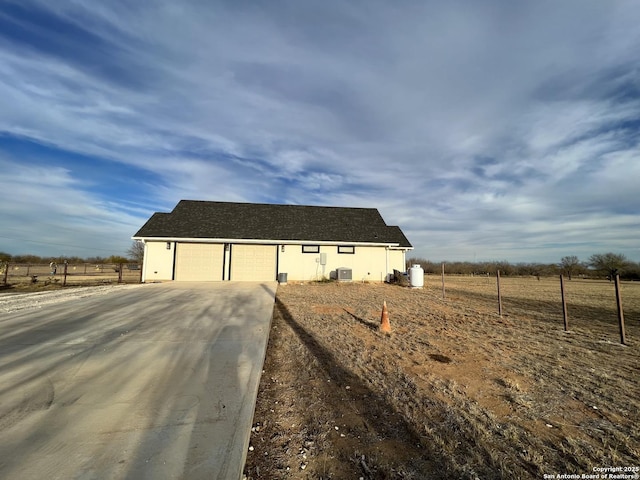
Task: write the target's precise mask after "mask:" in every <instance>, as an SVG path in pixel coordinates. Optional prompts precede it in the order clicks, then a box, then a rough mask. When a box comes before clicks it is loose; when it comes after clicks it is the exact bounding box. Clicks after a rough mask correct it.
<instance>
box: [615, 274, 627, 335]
mask: <svg viewBox="0 0 640 480" xmlns="http://www.w3.org/2000/svg"><path fill="white" fill-rule="evenodd" d="M614 282H615V286H616V303H617V305H618V325H619V326H620V343H622V344H623V345H626V344H627V339H626V337H625V333H624V312H623V311H622V296H621V295H620V275H618V274H616V276H615V277H614Z"/></svg>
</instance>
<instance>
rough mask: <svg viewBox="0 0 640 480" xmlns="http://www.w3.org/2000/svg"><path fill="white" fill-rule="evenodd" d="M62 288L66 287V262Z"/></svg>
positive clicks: (65, 263)
mask: <svg viewBox="0 0 640 480" xmlns="http://www.w3.org/2000/svg"><path fill="white" fill-rule="evenodd" d="M62 286H63V287H66V286H67V262H64V279H63V280H62Z"/></svg>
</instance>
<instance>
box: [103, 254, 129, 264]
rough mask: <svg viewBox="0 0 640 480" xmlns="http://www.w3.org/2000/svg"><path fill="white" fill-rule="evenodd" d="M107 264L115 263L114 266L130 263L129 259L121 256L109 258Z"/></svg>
mask: <svg viewBox="0 0 640 480" xmlns="http://www.w3.org/2000/svg"><path fill="white" fill-rule="evenodd" d="M106 263H113V264H119V263H129V259H127V258H124V257H123V256H121V255H111V256H110V257H109V258H107V260H106Z"/></svg>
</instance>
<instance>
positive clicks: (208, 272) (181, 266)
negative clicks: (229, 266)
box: [176, 243, 224, 282]
mask: <svg viewBox="0 0 640 480" xmlns="http://www.w3.org/2000/svg"><path fill="white" fill-rule="evenodd" d="M223 265H224V245H222V244H212V243H178V244H177V246H176V280H181V281H193V282H210V281H220V280H222V269H223Z"/></svg>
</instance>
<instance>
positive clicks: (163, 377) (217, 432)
mask: <svg viewBox="0 0 640 480" xmlns="http://www.w3.org/2000/svg"><path fill="white" fill-rule="evenodd" d="M276 285H277V284H276V282H271V283H233V282H224V283H168V284H150V285H140V286H135V287H125V288H122V289H120V288H114V289H113V290H114V291H113V292H111V293H108V294H105V295H97V296H93V297H88V298H81V299H76V300H70V301H66V302H63V303H59V304H53V305H48V306H45V307H43V308H40V309H27V310H21V311H17V312H13V313H0V478H3V479H21V480H22V479H31V478H34V479H35V478H38V479H58V478H59V479H93V478H95V479H123V478H127V479H139V478H148V479H169V478H172V479H180V478H184V479H201V478H202V479H224V480H227V479H238V478H240V477H241V475H242V468H243V465H244V461H245V458H246V452H247V448H248V442H249V433H250V430H251V423H252V417H253V410H254V406H255V399H256V394H257V389H258V383H259V378H260V374H261V371H262V366H263V361H264V355H265V350H266V344H267V339H268V335H269V327H270V323H271V314H272V309H273V303H274V296H275V290H276Z"/></svg>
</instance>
